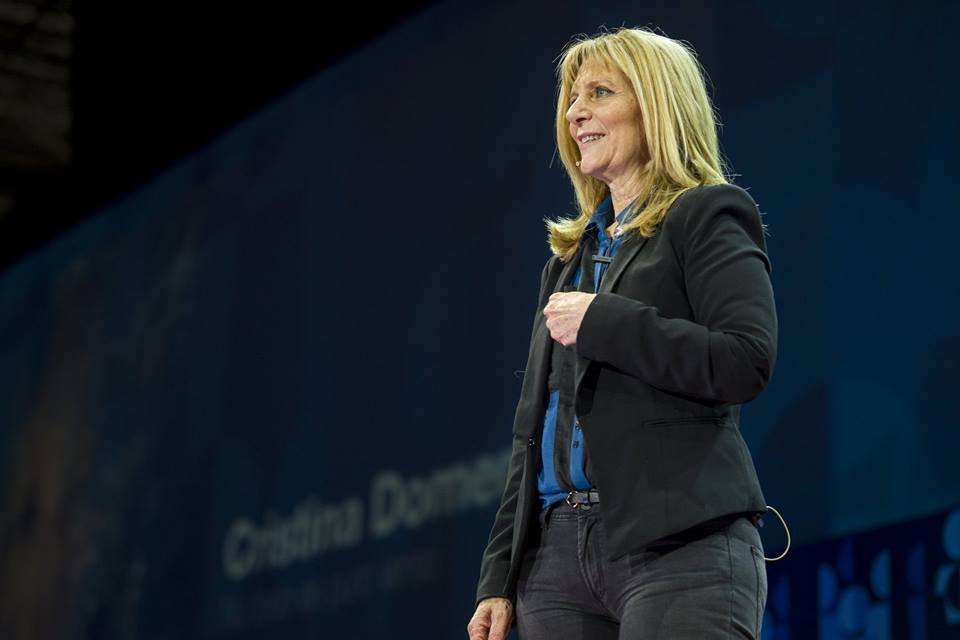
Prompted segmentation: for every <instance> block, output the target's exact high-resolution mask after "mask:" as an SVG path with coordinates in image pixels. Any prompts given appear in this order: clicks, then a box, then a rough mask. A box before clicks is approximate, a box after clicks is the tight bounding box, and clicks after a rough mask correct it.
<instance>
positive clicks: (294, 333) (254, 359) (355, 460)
mask: <svg viewBox="0 0 960 640" xmlns="http://www.w3.org/2000/svg"><path fill="white" fill-rule="evenodd" d="M942 5H943V6H941V3H935V2H929V1H928V2H925V3H924V2H921V3H920V5H912V6H911V7H910V8H909V9H907V8H906V7H901V6H900V5H899V4H895V3H830V2H813V3H807V4H805V5H804V6H803V7H794V8H790V9H787V8H784V7H783V6H782V5H781V3H776V2H744V3H735V4H733V5H731V4H729V3H699V2H690V1H681V2H670V3H648V4H647V5H646V6H641V5H638V4H637V3H635V2H597V3H586V4H585V3H583V2H556V1H552V2H499V3H484V4H483V6H482V7H481V6H470V5H467V4H465V3H459V2H451V3H441V4H437V5H436V6H434V7H432V8H431V9H429V10H427V11H425V12H423V13H422V14H420V15H418V16H417V17H416V18H415V19H413V20H411V21H410V22H408V23H405V24H403V25H401V26H400V27H398V28H397V29H395V30H394V31H392V32H390V33H388V34H387V35H385V36H383V37H381V38H380V39H378V40H377V41H376V42H374V43H372V44H371V45H369V46H367V47H366V48H364V49H363V50H360V51H357V52H355V53H354V54H352V55H350V56H349V57H347V58H346V59H344V60H342V61H341V62H340V63H338V64H337V65H335V66H334V67H332V68H330V69H328V70H326V71H324V72H323V73H322V74H320V75H319V76H317V77H315V78H313V79H311V80H310V81H308V82H306V83H304V84H303V85H301V86H299V87H297V88H296V89H294V90H292V91H291V92H290V93H289V94H288V95H285V96H283V97H281V98H279V99H278V100H277V101H276V102H275V103H274V104H272V105H270V106H269V107H268V108H265V109H264V110H262V111H261V112H260V113H258V114H256V115H255V116H254V117H251V118H250V119H249V120H248V121H246V122H244V123H242V124H241V125H239V126H237V127H236V128H234V129H233V130H230V131H228V132H226V133H225V134H224V135H223V136H222V137H221V138H220V139H218V140H217V141H216V142H214V143H213V144H211V145H210V146H209V147H207V148H205V149H203V150H202V151H199V152H197V153H196V154H194V155H192V156H190V157H188V158H185V159H184V160H183V161H182V162H181V163H179V164H178V165H177V166H175V167H172V168H171V169H170V170H169V171H167V172H165V173H164V174H162V175H160V176H157V177H156V178H155V179H154V180H153V181H152V182H150V183H149V184H146V185H144V186H143V187H142V188H141V189H139V190H138V191H137V192H135V193H132V194H130V195H129V196H127V197H125V198H123V199H122V200H120V201H118V202H116V203H115V204H114V205H113V206H111V207H109V208H108V209H107V210H105V211H104V212H103V213H102V214H101V215H99V216H98V217H96V218H95V219H93V220H91V221H90V222H89V223H87V224H85V225H83V226H82V227H81V228H78V229H76V230H75V231H74V232H72V233H70V234H68V235H67V236H64V237H62V238H60V239H59V240H57V241H56V242H54V243H53V244H51V245H50V246H48V247H47V248H45V249H44V250H42V251H41V252H39V253H37V254H35V255H33V256H32V257H30V258H29V259H27V260H24V261H23V262H22V263H20V264H18V265H16V266H15V267H14V268H12V269H10V270H9V271H7V272H6V273H5V274H3V276H2V279H0V336H2V337H0V429H2V431H0V459H2V467H0V474H2V478H0V480H2V482H0V496H2V497H0V629H2V635H3V637H4V638H13V639H24V638H121V637H122V638H143V639H166V638H236V639H241V638H264V637H276V638H326V637H337V638H354V639H363V638H370V639H373V638H383V637H387V636H390V637H393V638H418V639H420V638H457V637H465V625H466V623H467V620H468V618H469V616H470V614H471V613H472V610H473V597H474V589H475V584H476V579H477V574H478V568H479V561H480V555H481V552H482V550H483V547H484V544H485V541H486V538H487V535H488V532H489V529H490V525H491V523H492V519H493V514H494V512H495V509H496V507H497V504H498V501H499V497H500V491H501V489H502V486H503V480H504V471H505V468H506V460H507V453H508V449H509V445H510V438H511V436H510V429H511V423H512V418H513V412H514V408H515V404H516V401H517V398H518V394H519V389H520V378H519V377H518V376H519V374H518V370H520V369H522V368H523V367H524V363H525V358H526V352H527V340H528V338H529V328H530V323H531V320H532V316H533V312H534V304H535V295H536V292H537V287H538V282H539V280H538V279H539V275H540V269H541V267H542V265H543V263H544V261H545V260H546V259H547V257H548V255H549V254H548V249H547V245H546V242H545V229H544V224H543V218H544V217H557V216H564V215H570V214H572V213H573V205H572V202H573V195H572V191H571V189H570V187H569V183H568V181H567V178H566V176H565V174H564V172H563V171H562V169H561V168H560V166H559V164H558V162H557V160H556V158H554V138H553V135H554V134H553V115H554V65H555V59H556V57H557V55H558V54H559V52H560V50H561V48H562V46H563V45H564V43H565V42H566V41H567V40H568V39H569V38H570V37H571V36H572V35H573V34H576V33H580V32H591V33H592V32H594V31H596V30H597V29H598V27H600V26H601V25H605V26H607V27H611V28H612V27H616V26H618V25H620V24H626V25H628V26H631V25H643V24H651V25H656V26H659V27H662V28H663V29H664V30H665V32H666V33H667V34H668V35H670V36H673V37H678V38H683V39H686V40H689V41H690V42H691V43H692V44H693V45H694V46H695V47H696V48H697V50H698V51H699V53H700V57H701V59H702V61H703V64H704V66H705V68H706V69H707V71H708V73H709V75H710V78H711V81H712V89H711V90H712V93H713V96H714V98H715V101H716V105H717V108H718V111H719V113H720V116H721V120H722V121H723V123H724V126H723V129H722V143H723V146H724V149H725V151H726V154H727V156H728V157H729V159H730V161H731V164H732V165H733V167H734V169H735V170H736V172H737V174H738V175H737V177H736V182H737V183H738V184H740V185H741V186H744V187H746V188H748V189H749V190H750V193H751V194H752V195H753V197H754V198H755V199H756V200H757V202H758V203H759V205H760V208H761V210H762V211H763V212H764V213H765V221H766V223H767V224H768V225H769V232H770V236H769V239H768V243H769V251H770V256H771V259H772V262H773V266H774V269H773V274H772V277H773V283H774V287H775V292H776V296H777V303H778V310H779V315H780V349H779V358H778V362H777V368H776V371H775V373H774V376H773V380H772V382H771V384H770V386H769V388H768V389H767V390H766V392H765V393H764V394H763V395H762V396H761V397H760V398H759V399H758V400H756V401H755V402H753V403H752V404H750V405H748V406H747V407H746V408H745V410H744V413H743V420H742V429H743V433H744V436H745V438H746V440H747V442H748V443H749V445H750V447H751V450H752V452H753V454H754V458H755V460H756V463H757V467H758V470H759V473H760V478H761V481H762V484H763V487H764V490H765V494H766V497H767V499H768V500H769V501H770V503H771V504H772V505H774V506H775V507H777V508H779V509H780V510H781V511H782V512H783V514H784V515H785V517H786V518H787V521H788V523H789V525H790V526H791V529H792V531H793V534H794V543H795V544H797V545H800V548H799V549H798V551H797V554H798V555H796V556H794V558H806V560H805V561H804V562H803V563H797V562H794V564H793V565H786V567H784V568H778V565H775V564H771V565H770V575H771V598H773V595H774V589H775V588H777V589H780V591H777V594H778V595H777V596H776V597H777V598H778V599H777V600H776V601H775V602H774V600H773V599H771V606H770V608H769V615H770V616H772V617H771V618H770V620H769V624H768V629H769V630H770V631H768V633H767V634H766V636H765V637H768V638H772V637H777V638H785V637H789V632H790V630H791V629H793V634H794V635H793V637H794V638H796V637H814V635H811V634H809V633H807V632H804V631H803V630H804V629H807V630H809V629H818V631H815V632H812V633H819V634H820V637H829V638H846V637H886V636H881V635H870V636H863V635H862V634H861V635H856V634H857V633H860V632H861V631H862V629H863V628H866V627H865V626H864V625H867V624H872V625H874V627H871V628H879V629H881V630H884V629H885V630H886V631H885V633H887V634H888V635H890V634H893V633H894V631H895V630H897V629H906V628H907V627H908V626H910V625H913V626H910V628H912V629H914V630H916V629H918V628H920V627H918V626H917V625H918V624H920V623H916V622H915V618H909V619H908V617H905V616H906V614H903V615H900V614H899V613H896V612H897V611H901V609H898V608H897V607H899V606H901V605H896V606H894V605H891V607H892V609H890V610H892V611H894V613H892V614H888V617H887V618H883V617H882V616H880V618H877V616H876V615H874V614H873V613H871V611H875V608H876V607H874V608H871V607H873V606H874V605H875V604H876V603H878V602H879V603H880V604H883V603H884V602H886V603H888V604H889V603H891V602H894V603H901V604H902V607H907V606H908V604H907V603H908V598H907V596H906V595H903V594H902V593H901V592H900V591H897V590H896V589H894V590H892V591H891V589H890V588H889V585H890V584H891V578H890V576H891V575H893V576H894V578H893V579H892V580H893V582H894V583H896V584H900V583H897V582H896V576H899V575H901V573H902V572H904V571H907V567H908V566H915V565H916V564H917V562H919V563H920V564H921V565H923V564H924V563H927V565H929V566H930V567H932V568H931V569H929V571H927V572H926V573H924V572H923V571H919V570H913V573H910V576H912V577H911V580H914V582H915V583H916V584H918V585H919V587H916V589H914V591H911V593H912V594H913V595H914V596H916V594H918V593H919V594H920V595H919V596H916V597H919V598H920V604H919V605H910V606H913V609H911V611H912V610H914V609H917V608H918V607H919V609H922V610H923V612H924V614H923V615H924V616H925V617H924V620H925V622H924V623H923V624H924V625H925V626H923V628H922V629H921V631H912V632H911V633H917V634H921V635H913V636H910V637H916V638H921V637H927V635H922V634H928V635H929V637H947V636H943V635H938V634H940V633H941V631H940V630H953V632H954V633H960V631H958V630H960V623H958V622H957V620H955V619H954V618H951V617H950V615H951V614H950V611H951V609H949V607H948V605H950V606H954V605H953V604H951V602H952V603H956V601H957V593H958V591H957V590H956V589H955V586H956V576H957V572H956V565H955V564H953V565H951V564H949V562H947V561H948V560H950V558H952V561H954V562H955V561H957V560H960V525H956V524H951V523H955V522H956V518H955V519H954V520H950V519H949V518H948V517H947V515H945V514H946V513H947V512H948V510H949V509H951V508H953V507H955V506H957V505H958V504H960V465H958V464H957V461H956V455H957V454H956V452H957V451H958V448H960V429H958V428H957V426H958V425H957V415H958V414H960V405H958V402H960V401H958V398H960V395H958V394H957V393H956V391H955V388H954V387H955V386H956V384H957V381H958V367H960V365H958V363H960V332H958V301H957V287H956V284H955V282H954V276H955V274H956V269H955V267H952V266H951V265H952V264H953V259H954V257H955V255H956V251H955V249H954V245H955V242H956V238H957V236H958V232H960V223H958V220H957V207H956V203H955V198H954V197H953V195H952V194H951V190H950V188H949V187H950V186H951V185H952V183H953V176H952V175H951V174H952V171H953V168H954V165H955V162H954V155H955V152H956V148H957V142H958V139H957V138H958V136H957V124H956V115H955V106H956V104H957V98H958V96H957V92H958V91H957V85H956V82H955V77H954V74H953V72H952V71H951V70H950V69H951V67H952V66H953V65H952V64H951V63H950V62H949V61H950V60H952V58H953V55H954V48H953V46H952V45H951V44H950V42H951V40H950V38H951V37H952V36H953V34H955V33H956V32H957V31H958V26H960V21H958V19H957V18H958V5H957V4H955V3H942ZM185 99H189V97H185ZM938 514H939V515H938ZM931 518H932V519H931ZM907 521H915V522H916V523H920V524H917V525H916V526H917V527H919V529H916V531H921V530H922V532H923V533H922V536H921V537H923V536H925V537H924V539H925V540H928V542H927V543H925V544H926V545H927V546H926V547H925V553H926V556H924V560H922V561H916V560H911V559H910V558H913V556H910V555H909V553H908V551H910V549H912V547H910V549H906V550H905V551H904V552H903V555H902V558H904V560H903V563H900V564H897V563H898V562H900V561H899V560H898V558H901V556H900V555H896V554H894V555H893V556H891V554H890V553H887V554H886V555H884V553H883V551H884V549H885V547H884V545H885V544H887V542H886V540H887V539H886V538H883V537H882V536H883V535H885V534H883V533H882V532H884V531H915V529H910V528H909V526H908V525H906V524H903V523H905V522H907ZM898 523H899V525H898ZM774 525H775V521H774V519H772V518H767V526H766V527H765V528H764V529H763V536H764V540H765V542H766V544H767V546H768V551H769V552H775V551H777V550H778V549H779V548H780V546H781V545H782V543H783V535H782V530H781V529H780V528H779V527H777V526H774ZM900 525H902V526H904V527H907V528H906V529H896V526H900ZM888 526H890V527H894V528H893V529H884V528H883V527H888ZM951 527H952V528H951ZM871 532H872V533H871ZM877 532H881V533H877ZM857 535H867V536H877V535H879V536H881V537H880V538H876V537H869V538H868V542H869V545H872V546H869V545H868V546H869V549H868V550H867V551H864V552H863V553H865V554H866V555H865V556H864V557H863V558H862V559H861V561H860V564H859V565H857V566H856V567H854V564H853V558H855V557H858V556H856V554H855V553H854V552H852V551H851V550H850V549H849V548H847V547H844V546H842V545H841V546H839V547H837V546H836V545H838V544H840V543H838V542H836V540H837V539H846V540H853V539H857V538H856V536H857ZM891 535H893V534H891ZM910 535H913V534H910ZM917 535H918V536H919V535H920V534H917ZM818 544H822V545H827V546H826V547H818V546H817V545H818ZM831 545H833V546H831ZM819 548H823V549H826V551H824V552H823V554H821V555H817V553H819V552H814V551H811V549H814V550H815V549H819ZM898 553H899V552H898ZM803 554H808V555H806V556H804V555H803ZM810 554H812V555H810ZM811 558H812V559H811ZM878 558H879V560H877V559H878ZM891 558H892V559H891ZM817 562H821V563H822V564H821V566H820V569H819V571H820V574H819V576H820V580H821V582H819V583H818V582H816V581H815V580H812V578H810V579H808V578H809V576H808V577H806V578H804V577H796V578H795V582H794V583H793V584H794V585H797V584H808V585H813V586H811V587H810V588H809V589H805V590H804V589H798V588H794V589H793V591H792V592H790V591H789V590H788V591H787V593H786V595H784V593H783V589H785V587H782V586H781V587H778V586H777V585H782V584H785V583H784V582H783V581H787V582H789V580H790V579H791V575H792V574H791V573H790V571H795V572H796V573H797V575H798V576H799V575H800V574H801V573H803V572H804V571H807V572H809V571H814V570H817V569H815V567H816V563H817ZM877 562H879V565H878V564H876V563H877ZM910 562H913V563H914V564H913V565H911V564H909V563H910ZM891 563H893V565H891ZM938 563H939V564H938ZM944 563H946V564H944ZM780 566H783V565H780ZM790 566H792V567H793V569H789V567H790ZM876 566H879V567H880V568H879V569H875V567H876ZM924 566H926V565H924ZM884 567H886V569H884ZM891 567H892V568H891ZM898 567H899V568H898ZM937 567H940V568H939V569H938V568H937ZM944 567H946V568H944ZM951 567H953V568H951ZM788 569H789V570H788ZM884 570H886V573H884ZM891 571H892V572H893V573H892V574H891ZM877 572H879V573H877ZM898 572H901V573H898ZM804 575H807V574H804ZM940 575H942V576H945V577H939V578H938V577H937V576H940ZM831 576H833V578H831ZM878 576H879V577H878ZM831 579H833V582H831ZM868 579H869V580H873V582H870V583H869V584H867V582H868V581H869V580H868ZM937 580H939V581H940V582H942V583H943V585H946V586H944V587H943V588H942V589H940V586H938V585H940V582H937ZM778 581H780V582H778ZM797 581H799V582H797ZM804 581H806V582H804ZM838 581H839V582H838ZM858 581H860V582H863V584H864V585H866V586H863V587H862V588H861V587H859V586H858V584H859V582H858ZM951 581H952V582H951ZM914 582H911V583H910V584H914ZM831 584H832V585H833V586H832V587H831V586H830V585H831ZM903 584H906V583H903ZM838 585H839V586H838ZM871 585H872V586H871ZM878 585H879V586H878ZM884 585H886V587H885V586H884ZM951 585H952V586H951ZM911 588H913V587H911ZM831 589H832V591H831ZM844 589H846V591H844ZM851 589H852V591H851ZM858 589H859V590H858ZM918 589H919V590H918ZM938 589H940V590H939V591H938ZM851 593H853V594H854V595H850V594H851ZM904 593H905V592H904ZM884 594H886V595H884ZM901 595H902V596H903V597H901ZM818 598H819V599H818ZM951 598H952V600H951ZM784 603H786V604H784ZM838 603H839V604H838ZM871 603H873V604H871ZM774 605H776V606H774ZM818 607H819V608H818ZM888 608H889V607H888ZM902 610H903V611H906V609H902ZM877 615H879V614H877ZM953 615H954V617H955V618H960V615H956V614H953ZM831 616H832V617H831ZM871 616H874V617H872V618H871ZM877 619H879V620H880V621H879V622H877V621H876V620H877ZM791 625H794V626H792V627H791ZM798 625H799V626H798ZM803 625H809V626H803ZM858 625H859V626H858ZM877 625H879V626H877ZM858 629H859V630H860V631H858ZM778 630H779V631H778ZM775 632H776V633H777V634H780V635H774V634H775ZM877 633H880V632H877ZM943 633H949V631H943ZM782 634H786V635H782ZM898 637H907V636H906V635H899V636H898Z"/></svg>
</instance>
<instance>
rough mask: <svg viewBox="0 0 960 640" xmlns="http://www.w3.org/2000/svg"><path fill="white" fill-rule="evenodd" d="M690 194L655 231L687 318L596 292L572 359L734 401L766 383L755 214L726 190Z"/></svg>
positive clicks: (765, 311)
mask: <svg viewBox="0 0 960 640" xmlns="http://www.w3.org/2000/svg"><path fill="white" fill-rule="evenodd" d="M692 191H693V193H691V194H689V195H691V196H692V197H689V198H684V197H683V195H682V196H681V198H682V199H683V200H682V201H679V202H678V203H677V204H679V205H680V206H678V207H676V210H675V211H671V212H668V214H667V216H666V218H665V220H664V223H663V226H664V228H663V229H662V230H661V233H667V234H669V236H670V241H671V242H672V243H673V246H674V251H675V253H676V255H677V259H678V260H679V262H680V264H681V267H682V270H683V282H684V285H685V288H686V295H687V299H688V302H689V305H690V308H691V309H692V311H693V320H688V319H684V318H668V317H665V316H663V315H661V313H660V311H659V310H658V309H657V308H656V307H655V306H652V305H649V304H646V303H644V302H643V301H640V300H634V299H632V298H629V297H626V296H623V295H618V294H616V293H600V294H597V296H596V297H595V298H594V299H593V301H592V302H591V303H590V305H589V306H588V307H587V310H586V313H585V314H584V317H583V320H582V322H581V325H580V329H579V332H578V334H577V346H576V348H577V353H578V354H579V355H580V356H582V357H584V358H587V359H590V360H594V361H600V362H606V363H609V364H611V365H613V366H614V367H616V368H618V369H620V370H622V371H624V372H626V373H627V374H629V375H632V376H635V377H637V378H639V379H641V380H643V381H645V382H647V383H648V384H650V385H653V386H655V387H658V388H660V389H663V390H666V391H671V392H676V393H680V394H685V395H688V396H692V397H695V398H698V399H701V400H703V401H709V402H711V403H717V404H742V403H745V402H748V401H750V400H752V399H753V398H755V397H756V396H757V395H758V394H759V393H760V392H761V391H762V390H763V389H764V387H765V386H766V385H767V382H768V381H769V380H770V377H771V375H772V373H773V367H774V363H775V361H776V353H777V315H776V308H775V304H774V297H773V288H772V286H771V283H770V275H769V274H770V271H771V265H770V261H769V259H768V257H767V254H766V252H765V248H766V243H765V241H764V238H763V225H762V223H761V220H760V212H759V210H758V209H757V206H756V203H754V201H753V199H752V198H751V197H750V196H749V195H748V194H747V192H746V191H744V190H743V189H741V188H740V187H736V186H734V185H728V184H722V185H712V186H708V187H700V188H696V189H694V190H692ZM684 195H687V194H684ZM671 218H672V219H671ZM664 239H667V238H664Z"/></svg>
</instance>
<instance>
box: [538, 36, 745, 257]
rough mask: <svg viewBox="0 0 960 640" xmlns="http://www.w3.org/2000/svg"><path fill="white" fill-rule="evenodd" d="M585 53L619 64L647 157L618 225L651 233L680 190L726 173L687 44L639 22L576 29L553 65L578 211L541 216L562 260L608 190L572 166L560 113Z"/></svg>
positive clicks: (560, 136) (575, 155)
mask: <svg viewBox="0 0 960 640" xmlns="http://www.w3.org/2000/svg"><path fill="white" fill-rule="evenodd" d="M587 60H597V61H600V62H602V63H605V64H606V65H608V66H613V67H615V68H617V69H619V70H620V72H621V73H623V75H624V77H626V79H627V80H628V81H629V83H630V87H631V89H632V90H633V94H634V96H635V97H636V99H637V104H638V105H639V106H640V117H641V118H642V121H643V122H642V126H643V133H644V139H645V145H646V149H647V151H648V153H649V156H650V160H649V162H648V163H647V165H646V167H645V169H644V173H643V176H642V178H641V185H642V190H641V194H642V195H641V196H640V197H639V198H638V199H637V200H636V201H634V202H633V203H631V205H630V207H629V208H631V209H632V211H631V213H628V214H627V216H628V218H629V217H630V216H632V219H630V222H629V223H628V224H626V225H624V230H625V231H626V232H635V233H639V234H640V235H642V236H644V237H648V238H649V237H651V236H653V235H654V234H655V233H656V227H657V226H658V225H659V224H660V222H662V221H663V218H664V216H665V215H666V213H667V210H668V209H669V208H670V205H672V204H673V202H674V200H676V199H677V197H679V196H680V194H682V193H683V192H684V191H686V190H687V189H690V188H692V187H696V186H700V185H707V184H721V183H726V182H727V181H728V180H727V167H726V163H725V162H724V160H723V158H722V157H721V155H720V150H719V145H718V142H717V122H716V118H715V115H714V111H713V105H712V104H711V103H710V98H709V97H708V96H707V90H706V86H705V83H704V72H703V69H702V67H701V66H700V63H699V61H698V60H697V57H696V52H694V51H693V49H692V48H691V47H690V46H689V45H688V44H686V43H684V42H681V41H679V40H673V39H671V38H668V37H666V36H662V35H658V34H656V33H654V32H653V31H651V30H649V29H646V28H642V27H641V28H635V29H629V28H625V27H621V28H620V29H618V30H617V31H615V32H601V33H599V34H597V35H595V36H593V37H587V36H579V37H577V38H575V39H574V40H572V41H571V42H570V43H569V44H568V45H567V46H566V47H565V48H564V51H563V53H562V54H561V60H560V63H559V64H558V65H557V81H558V91H557V94H558V95H557V150H558V151H559V154H560V159H561V161H562V162H563V166H564V167H565V168H566V170H567V174H568V175H569V176H570V181H571V182H572V183H573V190H574V192H575V193H576V196H577V207H578V209H579V212H580V215H579V216H578V217H576V218H558V219H556V220H553V221H550V220H547V221H546V223H547V228H548V229H549V243H550V249H551V250H552V251H553V253H554V254H555V255H558V256H560V257H561V258H562V259H563V260H564V261H567V260H569V259H570V258H572V257H573V255H574V254H575V253H576V251H577V247H578V244H579V241H580V237H581V235H582V234H583V231H584V229H585V228H586V226H587V223H588V222H589V221H590V217H591V216H592V215H593V212H594V211H596V209H597V206H598V205H599V204H600V203H601V202H602V201H603V199H604V198H606V197H607V195H608V194H609V193H610V190H609V188H608V187H607V185H606V184H605V183H603V182H601V181H600V180H597V179H596V178H593V177H591V176H588V175H584V174H583V173H581V172H580V170H579V168H578V167H577V166H576V162H577V161H578V160H579V159H580V149H579V147H578V146H577V142H576V140H574V139H573V138H572V137H571V136H570V123H569V121H568V120H567V116H566V114H567V109H568V107H569V101H570V90H571V85H572V84H573V83H574V81H575V80H576V78H577V74H578V73H579V71H580V67H581V66H582V65H583V64H584V63H585V62H586V61H587Z"/></svg>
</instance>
